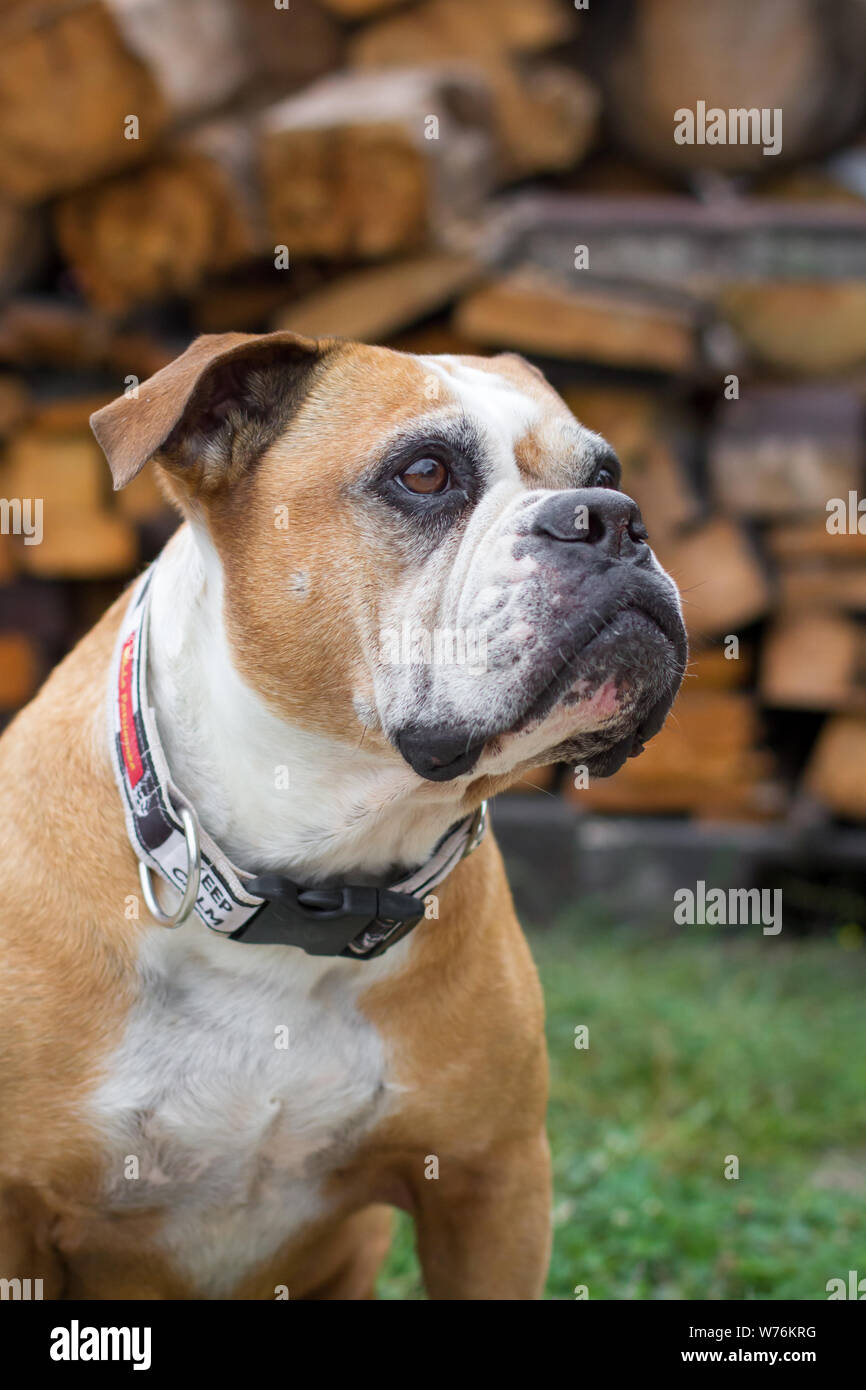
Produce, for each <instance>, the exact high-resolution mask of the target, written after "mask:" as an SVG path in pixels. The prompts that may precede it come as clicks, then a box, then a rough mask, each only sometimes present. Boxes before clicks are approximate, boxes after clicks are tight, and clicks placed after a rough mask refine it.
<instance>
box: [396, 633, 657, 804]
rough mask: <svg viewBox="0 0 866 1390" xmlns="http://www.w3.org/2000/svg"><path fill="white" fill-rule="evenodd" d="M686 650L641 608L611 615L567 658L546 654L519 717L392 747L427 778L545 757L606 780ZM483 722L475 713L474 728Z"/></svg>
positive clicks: (493, 770) (653, 712)
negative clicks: (465, 733)
mask: <svg viewBox="0 0 866 1390" xmlns="http://www.w3.org/2000/svg"><path fill="white" fill-rule="evenodd" d="M683 666H684V654H683V651H682V649H681V648H680V647H679V644H677V643H676V642H675V640H672V637H671V636H670V635H668V633H667V632H666V631H665V630H663V628H662V627H661V626H660V625H659V624H658V623H657V622H656V621H655V620H654V619H653V618H651V617H649V616H648V615H647V614H645V613H643V612H640V611H639V610H634V609H629V610H625V611H623V612H621V613H619V614H618V615H617V616H616V618H615V619H614V620H613V621H612V622H610V623H608V624H607V625H606V626H605V627H604V628H603V629H602V630H601V631H600V632H599V633H598V635H597V636H595V637H593V638H592V640H591V641H590V642H588V643H587V644H586V645H585V646H584V647H583V648H582V649H581V651H580V652H579V653H578V654H577V655H576V656H572V657H571V658H570V659H568V658H567V657H566V658H565V659H560V660H559V662H558V663H556V664H555V663H554V662H553V661H552V660H550V659H548V660H547V662H546V665H545V667H543V668H541V667H540V668H539V672H538V676H537V678H536V679H535V680H532V679H530V680H528V681H527V683H526V684H527V688H528V690H529V696H528V698H527V700H526V703H525V705H524V708H523V710H522V711H521V712H520V714H519V715H518V717H517V718H513V719H511V720H510V722H509V724H508V726H507V727H505V728H503V729H501V730H493V731H491V732H490V733H487V734H486V735H485V736H482V737H478V736H476V737H475V738H474V739H472V738H467V739H463V740H461V739H460V738H459V735H452V740H451V742H450V743H449V742H448V741H447V739H445V740H443V739H442V733H441V732H440V733H439V734H438V735H434V733H433V731H430V732H429V734H428V735H427V738H426V740H425V733H424V731H423V730H417V731H413V733H412V737H411V739H409V738H406V737H405V736H402V737H401V739H399V740H398V747H399V749H400V752H401V753H402V754H403V757H404V758H405V759H406V761H407V762H408V763H409V764H410V766H411V767H412V768H413V770H414V771H416V772H417V773H418V774H419V775H420V776H422V777H424V778H425V780H427V781H431V782H451V781H455V780H456V779H457V778H467V777H470V776H471V777H500V776H509V775H510V774H513V773H514V772H515V771H516V770H519V771H525V770H527V769H528V768H531V767H534V766H542V765H544V764H547V763H552V762H570V763H579V764H581V765H583V766H585V767H586V768H587V770H588V772H589V775H590V776H591V777H610V776H611V775H612V774H613V773H614V772H617V771H618V770H619V768H621V767H622V765H623V763H624V762H625V761H626V759H627V758H629V757H635V756H637V755H638V754H639V753H640V752H642V751H643V747H644V744H645V743H646V742H647V741H648V740H649V739H650V738H652V737H653V736H654V735H655V734H656V733H658V731H659V729H660V728H661V727H662V724H663V723H664V721H665V718H666V716H667V713H668V710H669V709H670V707H671V704H672V703H673V700H674V696H675V695H676V693H677V690H678V689H679V685H680V681H681V679H682V673H683ZM479 725H481V727H482V728H483V724H482V722H481V720H480V719H479V720H478V722H477V724H476V726H475V727H476V728H477V727H478V726H479Z"/></svg>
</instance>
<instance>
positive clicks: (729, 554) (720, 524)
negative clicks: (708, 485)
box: [658, 517, 771, 639]
mask: <svg viewBox="0 0 866 1390" xmlns="http://www.w3.org/2000/svg"><path fill="white" fill-rule="evenodd" d="M658 549H659V559H660V560H661V562H662V564H663V565H664V566H665V568H666V569H668V570H669V571H670V572H671V574H672V575H673V577H674V579H675V580H676V582H677V584H678V585H679V588H680V591H681V593H682V595H683V614H684V617H685V622H686V627H687V629H688V632H689V637H690V638H692V639H694V638H700V637H716V636H721V637H727V636H729V635H732V636H738V635H739V633H740V631H741V629H742V628H744V627H746V626H747V625H748V624H749V623H753V622H755V621H757V619H758V618H762V617H763V616H764V615H765V614H766V613H767V612H768V611H769V609H770V606H771V591H770V583H769V579H768V577H767V574H766V572H765V569H764V566H763V565H762V563H761V561H760V559H759V557H758V555H757V554H756V552H755V550H754V549H753V547H752V546H751V544H750V543H749V541H748V539H747V537H746V536H745V535H744V534H743V532H742V530H741V529H740V527H739V526H737V525H736V524H735V523H734V522H732V521H729V520H726V519H725V518H724V517H718V518H716V519H714V520H712V521H707V522H706V523H704V524H703V525H701V526H698V527H696V528H695V529H694V530H692V531H689V532H688V534H687V535H684V536H681V537H679V538H678V539H676V540H674V541H672V542H671V541H665V542H663V543H662V544H661V545H660V546H659V547H658Z"/></svg>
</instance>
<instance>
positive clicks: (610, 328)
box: [454, 268, 697, 372]
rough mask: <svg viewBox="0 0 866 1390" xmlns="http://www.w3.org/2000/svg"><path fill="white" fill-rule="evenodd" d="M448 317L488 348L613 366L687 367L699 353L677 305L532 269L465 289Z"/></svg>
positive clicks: (690, 327)
mask: <svg viewBox="0 0 866 1390" xmlns="http://www.w3.org/2000/svg"><path fill="white" fill-rule="evenodd" d="M454 322H455V326H456V328H457V331H458V332H459V333H462V334H464V335H465V336H466V337H468V338H471V339H474V340H475V341H476V342H479V343H485V344H489V345H490V346H492V347H505V348H508V347H510V348H516V349H517V350H518V351H520V352H530V353H538V354H541V355H544V356H550V357H565V358H576V359H578V360H580V359H583V360H586V361H590V362H603V363H608V364H611V365H614V366H619V367H651V368H655V369H656V370H659V371H673V372H675V371H685V370H687V369H688V368H689V367H691V366H692V365H693V363H694V360H695V356H696V350H697V349H696V341H695V325H694V322H693V321H691V320H690V319H689V316H688V315H687V314H686V313H685V312H683V311H682V310H680V309H679V308H676V307H672V306H670V305H667V304H664V303H661V302H659V301H657V300H654V299H652V298H650V297H647V296H645V295H641V294H639V293H636V292H628V291H621V290H614V289H609V290H601V289H596V288H593V289H572V288H571V287H570V286H567V285H566V284H565V283H564V282H563V281H562V280H559V279H557V278H555V277H553V276H551V275H546V274H543V273H542V272H539V271H536V270H534V269H531V268H527V269H523V270H517V271H515V272H512V273H510V274H508V275H506V276H504V277H503V278H501V279H499V280H494V281H492V282H491V283H490V284H488V285H486V286H484V287H482V288H481V289H478V290H476V291H475V292H474V293H472V294H470V295H469V296H468V297H467V298H466V299H464V300H463V301H462V302H461V304H460V305H459V306H458V308H457V310H456V313H455V318H454Z"/></svg>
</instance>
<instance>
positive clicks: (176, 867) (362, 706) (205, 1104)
mask: <svg viewBox="0 0 866 1390" xmlns="http://www.w3.org/2000/svg"><path fill="white" fill-rule="evenodd" d="M92 423H93V429H94V432H95V434H96V437H97V439H98V440H99V443H100V444H101V446H102V448H103V450H104V452H105V454H106V457H107V459H108V463H109V465H110V468H111V472H112V475H113V477H114V482H115V486H117V487H122V486H124V484H126V483H128V482H129V481H131V479H133V478H134V477H135V476H136V474H137V473H138V472H139V471H140V470H141V469H142V468H144V467H146V466H147V467H154V468H156V469H157V471H158V475H159V478H160V480H161V482H162V485H163V486H164V488H165V489H166V491H167V493H168V494H169V495H170V497H171V499H172V501H173V502H174V504H175V505H176V506H177V508H178V509H179V511H180V512H181V514H182V517H183V524H182V525H181V526H180V528H179V530H178V531H177V532H176V534H175V535H174V536H173V538H172V540H171V541H170V542H169V544H168V545H167V546H166V548H165V550H164V551H163V553H162V554H161V555H160V556H159V558H158V560H157V561H156V562H155V564H154V565H152V566H151V568H150V569H149V570H148V571H147V572H146V573H145V574H143V575H142V576H141V577H140V579H139V580H138V582H137V583H136V585H135V586H134V587H133V589H132V590H130V591H129V592H128V593H126V594H124V595H123V596H122V597H121V598H120V599H119V600H118V602H117V603H116V604H115V605H114V606H113V607H112V608H111V609H110V610H109V611H108V612H107V613H106V614H105V616H104V617H103V618H102V620H101V621H100V622H99V623H98V624H97V626H96V627H95V628H94V629H93V630H92V631H91V632H90V633H89V634H88V635H87V636H86V637H85V638H84V640H83V641H82V642H81V643H80V644H79V645H78V647H77V648H76V649H75V650H74V651H73V652H72V653H71V655H70V656H69V657H67V659H66V660H65V661H64V662H63V663H62V664H61V665H60V666H59V667H58V668H57V670H56V671H55V672H54V674H53V675H52V676H51V678H50V679H49V680H48V682H47V683H46V685H45V686H44V688H43V689H42V691H41V692H40V694H39V695H38V696H37V698H36V699H35V700H34V701H33V702H32V703H31V704H30V705H29V706H28V707H27V708H26V709H25V710H24V711H23V712H22V713H21V714H20V715H19V716H18V718H17V719H16V720H15V721H14V722H13V723H12V725H11V726H10V728H9V729H8V731H7V732H6V734H5V735H4V737H3V739H2V741H0V821H2V825H3V835H2V846H0V994H2V1007H0V1028H2V1032H0V1053H2V1059H3V1061H2V1068H0V1203H2V1214H3V1219H2V1225H0V1277H2V1278H3V1279H6V1280H14V1279H21V1280H23V1279H39V1280H42V1281H43V1288H44V1296H45V1297H46V1298H61V1297H64V1298H177V1297H183V1298H208V1297H213V1298H225V1297H228V1298H274V1297H275V1296H285V1293H284V1292H280V1291H285V1290H287V1291H288V1296H289V1297H290V1298H303V1297H308V1298H309V1297H321V1298H324V1297H328V1298H363V1297H368V1296H370V1295H371V1293H372V1291H373V1288H374V1285H375V1279H376V1275H377V1271H378V1268H379V1266H380V1263H381V1261H382V1258H383V1256H384V1254H385V1252H386V1250H387V1246H388V1240H389V1229H390V1225H389V1223H390V1209H391V1208H393V1207H402V1208H404V1209H406V1210H407V1211H408V1212H410V1213H411V1216H412V1218H413V1220H414V1222H415V1225H416V1229H417V1236H418V1250H419V1255H420V1260H421V1264H422V1268H423V1274H424V1280H425V1284H426V1288H427V1291H428V1293H429V1294H430V1296H431V1297H438V1298H461V1299H462V1298H515V1299H522V1298H533V1297H537V1296H538V1295H539V1294H540V1292H541V1290H542V1286H543V1283H544V1278H545V1272H546V1265H547V1259H548V1243H549V1232H550V1211H549V1203H550V1180H549V1163H548V1151H547V1142H546V1137H545V1132H544V1115H545V1104H546V1058H545V1051H544V1041H543V1033H542V1021H543V1020H542V1001H541V997H540V991H539V986H538V981H537V978H536V974H535V970H534V967H533V964H532V961H531V958H530V955H529V951H528V949H527V946H526V944H525V941H524V938H523V936H522V933H521V931H520V928H519V927H518V924H517V921H516V919H515V917H514V912H513V909H512V906H511V899H510V896H509V891H508V887H507V884H506V881H505V876H504V873H503V868H502V863H501V860H500V857H499V853H498V851H497V849H496V845H495V843H494V840H493V838H492V835H491V834H490V833H489V831H487V832H486V827H485V818H484V805H485V802H486V800H487V799H488V798H489V797H491V796H493V795H494V794H495V793H496V792H498V791H501V790H502V789H504V788H506V787H508V786H509V785H510V784H511V783H513V782H515V781H517V780H519V779H520V778H521V777H522V776H524V775H525V773H526V771H527V770H528V769H530V768H532V767H535V766H537V765H540V764H544V763H549V762H551V761H555V760H558V759H562V760H569V761H572V762H577V763H580V764H581V765H582V766H585V767H586V768H587V769H588V775H589V777H590V778H593V777H596V776H599V777H600V776H607V775H609V774H611V773H613V772H615V771H616V770H617V769H618V768H619V767H620V766H621V765H622V763H623V762H624V760H625V759H626V758H627V757H629V756H630V755H634V754H637V753H639V752H640V750H641V748H642V746H643V744H644V742H645V741H646V740H647V739H648V738H650V737H651V736H652V735H653V734H655V733H656V732H657V731H658V729H659V728H660V727H661V725H662V723H663V721H664V719H665V716H666V714H667V712H668V710H669V708H670V705H671V703H672V701H673V699H674V696H675V694H676V692H677V689H678V687H679V683H680V680H681V677H682V673H683V669H684V664H685V635H684V630H683V625H682V620H681V615H680V607H679V600H678V597H677V592H676V589H675V587H674V584H673V582H672V581H671V579H670V578H669V577H668V576H667V575H666V574H665V573H664V571H663V570H662V569H661V567H660V565H659V564H658V562H657V560H656V558H655V556H654V554H653V551H652V549H651V546H650V542H649V539H648V537H647V534H646V531H645V529H644V526H643V523H642V521H641V517H640V514H639V512H638V509H637V507H636V506H635V504H634V503H633V502H632V501H631V499H630V498H629V497H628V496H627V495H626V493H625V492H623V491H622V490H621V486H620V470H619V464H618V461H617V459H616V456H615V455H614V454H613V452H612V450H611V449H610V448H609V447H608V446H607V445H606V444H605V442H604V440H602V439H601V438H599V437H598V436H597V435H595V434H592V433H590V432H589V431H588V430H586V429H585V428H583V427H582V426H581V425H580V423H579V422H578V421H577V420H575V418H574V417H573V416H572V415H571V414H570V412H569V411H568V410H567V409H566V407H565V405H564V404H563V402H562V401H561V400H560V399H559V397H558V396H557V395H556V394H555V392H554V391H553V390H552V389H551V388H550V386H549V385H548V384H547V383H546V382H545V380H544V379H543V377H542V376H541V375H540V374H539V373H538V372H537V371H536V370H535V369H534V368H533V367H531V366H530V365H529V364H528V363H526V362H524V361H523V360H522V359H521V358H519V357H514V356H511V355H504V356H500V357H493V358H469V357H415V356H411V355H407V354H402V353H398V352H392V351H389V350H386V349H382V348H373V347H364V346H361V345H358V344H353V343H344V342H337V341H330V340H328V341H314V340H311V339H306V338H300V337H297V336H295V335H292V334H289V333H276V334H270V335H265V336H246V335H241V334H227V335H219V336H213V337H203V338H199V339H198V340H197V341H196V342H194V343H193V344H192V346H191V347H190V348H189V349H188V350H187V351H186V352H185V353H184V354H183V355H182V356H181V357H180V358H178V359H177V360H176V361H175V362H173V363H172V364H171V365H170V366H168V367H165V368H164V369H163V370H162V371H160V372H158V373H157V374H156V375H155V376H154V377H152V378H151V380H150V381H148V382H146V383H144V384H143V385H142V386H141V388H140V390H139V392H138V395H137V397H135V398H132V397H122V398H120V399H118V400H116V401H114V402H113V403H112V404H110V405H107V406H106V407H105V408H104V409H102V410H99V411H97V413H96V414H95V415H94V417H93V421H92ZM485 832H486V833H485Z"/></svg>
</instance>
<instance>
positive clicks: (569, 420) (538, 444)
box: [418, 353, 608, 488]
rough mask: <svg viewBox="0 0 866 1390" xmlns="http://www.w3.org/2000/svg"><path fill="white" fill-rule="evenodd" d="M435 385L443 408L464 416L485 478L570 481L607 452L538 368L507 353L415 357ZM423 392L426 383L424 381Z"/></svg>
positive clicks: (553, 484) (540, 483) (542, 483)
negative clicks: (470, 429)
mask: <svg viewBox="0 0 866 1390" xmlns="http://www.w3.org/2000/svg"><path fill="white" fill-rule="evenodd" d="M418 361H419V365H420V366H421V368H422V370H423V371H424V372H425V373H426V374H429V377H430V379H431V380H432V381H433V382H438V383H441V395H442V399H443V403H444V404H446V408H447V407H448V406H450V408H451V410H453V411H454V412H455V413H460V414H461V415H462V416H463V417H464V418H465V419H466V420H467V421H471V422H472V424H473V426H474V429H475V433H476V439H477V443H478V447H479V451H480V452H482V453H483V454H484V458H483V460H480V461H483V463H484V464H485V465H486V471H487V473H488V475H489V476H490V481H491V482H493V481H496V482H498V481H501V480H502V479H503V478H504V477H511V478H512V479H513V480H514V481H517V480H519V479H522V481H523V482H524V483H526V484H527V485H529V486H532V487H542V488H563V487H575V486H580V484H581V483H582V482H583V481H584V480H585V477H586V475H587V474H588V473H589V472H591V470H592V467H593V465H594V463H595V462H596V460H597V459H598V457H599V456H600V455H601V454H602V453H604V452H606V451H607V447H608V446H607V445H606V444H605V442H604V441H603V440H602V439H601V438H600V436H599V435H597V434H594V433H593V432H592V431H591V430H588V429H586V428H585V427H584V426H583V425H581V424H580V423H579V422H578V421H577V420H576V419H575V417H574V416H573V415H572V414H571V411H570V410H569V409H568V407H567V406H566V405H565V403H564V402H563V401H562V399H561V398H560V397H559V396H558V395H557V393H556V392H555V391H554V390H553V388H552V387H551V386H550V385H549V384H548V382H547V381H546V380H545V378H544V377H543V376H542V375H541V373H540V372H539V371H537V370H536V368H534V367H533V366H531V364H530V363H529V362H527V361H526V360H525V359H524V358H522V357H519V356H517V354H514V353H503V354H501V355H500V356H498V357H493V358H486V357H457V356H439V357H420V358H419V359H418ZM428 391H429V387H428Z"/></svg>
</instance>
